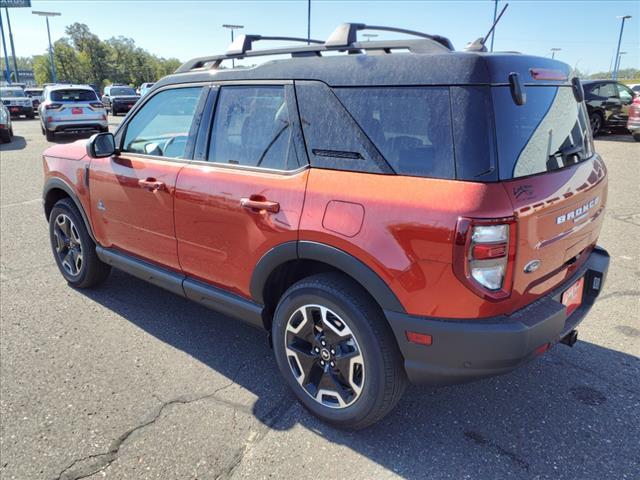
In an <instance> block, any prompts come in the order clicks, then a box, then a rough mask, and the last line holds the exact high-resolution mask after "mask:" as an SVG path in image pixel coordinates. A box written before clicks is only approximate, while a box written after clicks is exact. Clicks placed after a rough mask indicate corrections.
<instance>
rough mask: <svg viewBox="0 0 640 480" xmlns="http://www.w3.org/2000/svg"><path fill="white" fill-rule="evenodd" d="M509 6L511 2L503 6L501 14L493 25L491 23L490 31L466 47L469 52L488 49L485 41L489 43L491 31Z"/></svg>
mask: <svg viewBox="0 0 640 480" xmlns="http://www.w3.org/2000/svg"><path fill="white" fill-rule="evenodd" d="M508 6H509V4H508V3H507V4H505V6H504V7H503V8H502V10H500V14H499V15H498V16H497V17H496V20H495V21H494V22H493V25H491V28H490V29H489V31H488V32H487V34H486V35H485V36H484V37H480V38H477V39H476V40H474V41H473V42H470V43H469V44H468V45H467V46H466V47H465V50H466V51H467V52H486V51H487V47H485V43H487V40H488V39H489V36H490V35H491V32H493V31H494V30H495V28H496V25H497V24H498V22H499V21H500V19H501V18H502V15H503V14H504V11H505V10H506V9H507V7H508Z"/></svg>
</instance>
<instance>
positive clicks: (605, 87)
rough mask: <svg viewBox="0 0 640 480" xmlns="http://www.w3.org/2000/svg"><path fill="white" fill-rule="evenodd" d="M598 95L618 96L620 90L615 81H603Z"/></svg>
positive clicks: (606, 96) (605, 96)
mask: <svg viewBox="0 0 640 480" xmlns="http://www.w3.org/2000/svg"><path fill="white" fill-rule="evenodd" d="M598 96H599V97H604V98H611V97H617V96H618V91H617V90H616V86H615V84H613V83H603V84H601V85H600V87H599V88H598Z"/></svg>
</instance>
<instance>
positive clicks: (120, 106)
mask: <svg viewBox="0 0 640 480" xmlns="http://www.w3.org/2000/svg"><path fill="white" fill-rule="evenodd" d="M139 98H140V95H138V94H137V93H136V91H135V90H134V89H133V88H131V87H128V86H126V85H109V86H107V87H105V89H104V94H103V95H102V103H103V105H104V108H106V109H107V111H110V112H111V115H113V116H114V117H115V116H116V115H118V114H119V113H121V112H128V111H129V110H131V108H132V107H133V106H134V105H135V103H136V102H137V101H138V99H139Z"/></svg>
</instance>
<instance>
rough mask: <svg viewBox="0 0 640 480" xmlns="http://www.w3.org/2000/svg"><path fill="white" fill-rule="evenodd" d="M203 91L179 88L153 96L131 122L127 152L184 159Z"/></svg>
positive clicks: (124, 147)
mask: <svg viewBox="0 0 640 480" xmlns="http://www.w3.org/2000/svg"><path fill="white" fill-rule="evenodd" d="M202 91H203V88H202V87H188V88H175V89H172V90H164V91H162V92H159V93H157V94H156V95H154V96H153V97H152V98H150V99H149V101H148V102H146V103H145V104H144V105H143V106H142V107H141V108H140V110H138V111H137V112H136V114H135V116H134V117H133V118H132V119H131V121H130V122H129V124H128V125H127V131H126V134H125V138H124V146H123V151H125V152H131V153H142V154H146V155H156V156H161V157H172V158H182V157H183V156H184V152H185V147H186V145H187V141H188V139H189V133H190V130H191V124H192V123H193V117H194V116H195V112H196V108H197V106H198V103H199V100H200V95H201V94H202Z"/></svg>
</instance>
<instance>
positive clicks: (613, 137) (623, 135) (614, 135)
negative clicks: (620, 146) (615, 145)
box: [595, 131, 636, 143]
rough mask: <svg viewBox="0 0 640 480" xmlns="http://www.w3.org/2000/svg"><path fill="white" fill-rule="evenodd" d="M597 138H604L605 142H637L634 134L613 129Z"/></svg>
mask: <svg viewBox="0 0 640 480" xmlns="http://www.w3.org/2000/svg"><path fill="white" fill-rule="evenodd" d="M595 140H603V141H605V142H624V143H636V141H635V140H634V139H633V136H632V135H631V134H630V133H629V132H621V131H612V132H605V133H601V134H600V135H598V136H597V137H595Z"/></svg>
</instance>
